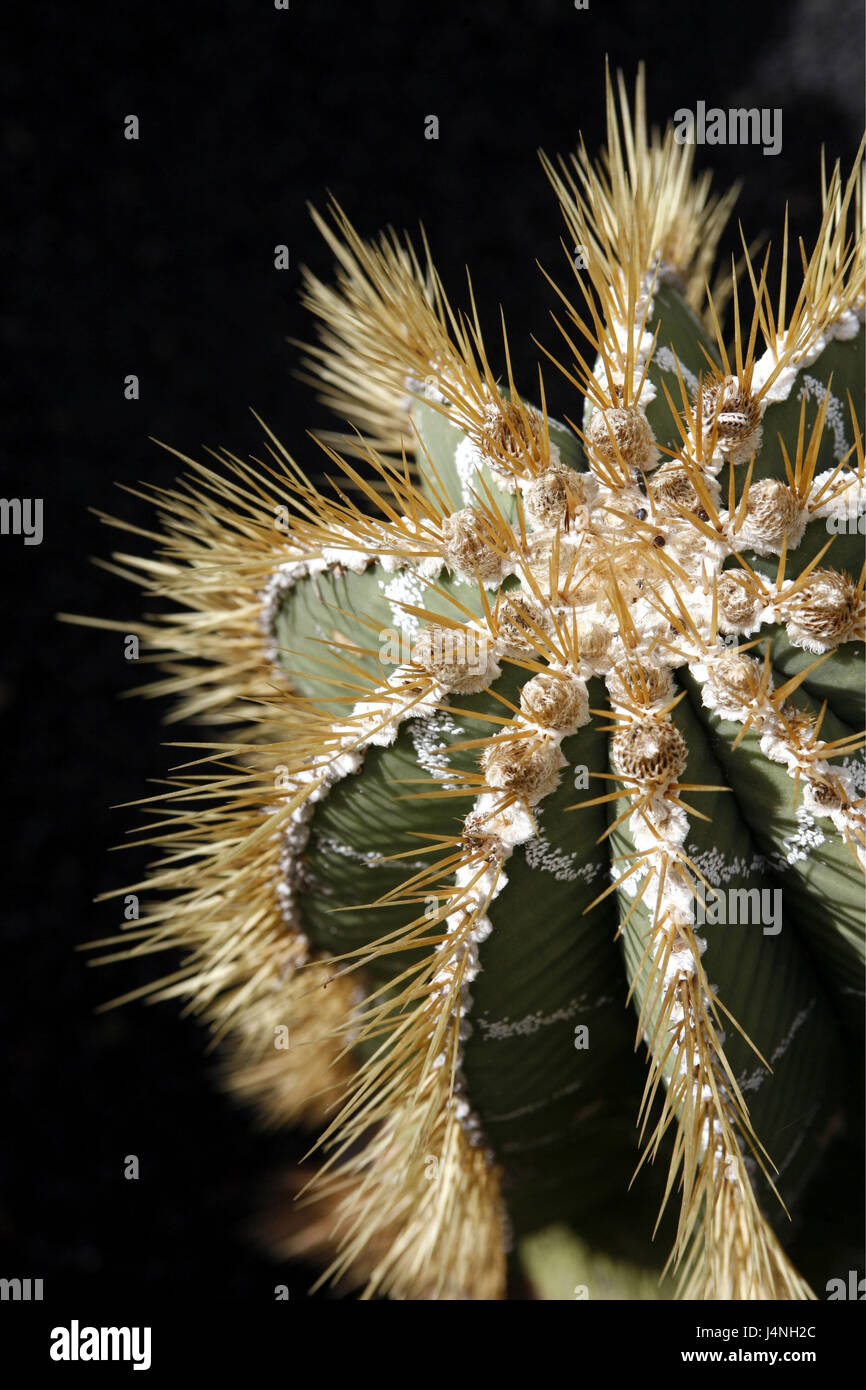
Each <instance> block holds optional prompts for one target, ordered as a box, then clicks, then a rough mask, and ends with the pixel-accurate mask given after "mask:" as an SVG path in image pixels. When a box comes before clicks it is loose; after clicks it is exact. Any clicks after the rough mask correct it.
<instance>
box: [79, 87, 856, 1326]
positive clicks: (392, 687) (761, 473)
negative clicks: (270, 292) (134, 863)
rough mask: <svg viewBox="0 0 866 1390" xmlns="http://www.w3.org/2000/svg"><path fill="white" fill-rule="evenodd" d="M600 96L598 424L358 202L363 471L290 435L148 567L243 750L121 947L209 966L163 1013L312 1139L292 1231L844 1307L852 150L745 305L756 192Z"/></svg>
mask: <svg viewBox="0 0 866 1390" xmlns="http://www.w3.org/2000/svg"><path fill="white" fill-rule="evenodd" d="M607 116H608V145H607V149H606V151H605V153H604V155H603V158H602V159H601V160H600V161H599V162H593V161H592V160H591V159H590V158H589V156H588V155H587V153H586V151H585V149H584V148H583V147H581V148H580V151H579V153H578V154H577V155H576V156H573V157H572V158H571V159H569V160H560V161H559V162H558V163H556V164H554V163H552V162H550V161H548V160H544V161H543V163H544V168H545V171H546V174H547V176H548V178H549V180H550V183H551V184H552V186H553V190H554V192H555V194H556V196H557V199H558V201H559V205H560V208H561V211H562V214H563V217H564V220H565V224H566V228H567V232H568V236H569V241H570V243H572V242H573V243H574V245H575V247H576V248H578V254H577V257H576V259H575V260H574V261H573V262H570V264H569V268H568V285H567V288H565V289H563V288H561V287H559V286H558V285H556V284H555V282H554V281H553V280H551V281H550V283H551V284H554V288H556V290H557V294H558V297H559V301H560V302H561V306H562V308H561V311H558V313H557V314H556V315H555V316H554V321H555V323H556V326H557V329H558V332H559V334H560V336H561V340H562V341H561V348H560V350H558V352H556V353H554V352H550V351H548V350H547V349H543V351H544V356H545V358H546V359H547V361H549V362H550V363H552V364H553V366H554V367H555V368H556V369H557V370H559V371H560V372H561V373H563V374H564V376H565V378H566V379H567V381H568V383H569V384H570V387H571V388H573V400H574V406H573V410H572V416H571V417H569V418H567V419H566V421H565V422H560V421H558V420H554V419H552V418H551V417H550V416H549V415H548V412H547V407H546V403H545V390H544V382H543V379H542V375H541V371H540V370H539V379H538V391H537V396H536V399H535V403H532V401H531V400H530V399H528V398H526V397H524V396H523V395H522V394H520V392H519V390H518V386H517V384H516V383H515V381H514V380H513V377H512V371H511V364H510V357H509V354H508V343H507V339H506V338H505V333H504V328H503V344H504V361H505V364H506V371H505V375H504V378H497V376H496V375H495V374H494V371H493V369H492V367H491V365H490V362H489V360H488V354H487V349H486V347H485V342H484V339H483V336H482V330H481V324H480V322H479V316H478V314H477V312H476V308H475V304H474V300H472V296H471V286H470V311H469V312H468V313H458V312H457V311H455V309H453V308H452V305H451V303H450V301H449V299H448V298H447V296H446V293H445V290H444V288H443V286H442V284H441V282H440V280H439V278H438V276H437V274H436V271H435V269H434V267H433V264H432V262H431V259H430V254H429V251H428V248H427V246H426V242H425V243H424V245H423V247H422V249H421V251H420V252H419V251H417V250H416V249H415V248H414V247H413V245H412V243H411V241H410V240H409V239H404V238H401V237H399V236H397V235H396V234H394V233H389V234H387V235H383V236H382V237H381V238H380V239H378V240H376V241H372V242H365V241H364V240H362V239H361V237H360V236H359V235H358V234H357V232H356V231H355V230H354V229H353V227H352V225H351V223H350V222H349V220H348V218H347V216H346V215H345V214H344V212H343V211H342V209H341V208H340V207H339V206H338V205H337V204H336V203H332V204H331V206H330V209H329V215H328V217H327V218H325V217H322V216H320V215H319V214H317V213H314V214H313V215H314V217H315V220H316V223H317V225H318V227H319V228H320V230H321V232H322V234H323V235H324V237H325V238H326V240H327V243H328V245H329V246H330V248H331V249H332V250H333V253H334V256H335V258H336V260H337V263H338V270H337V277H336V282H335V284H334V285H326V284H324V283H322V282H321V281H320V280H319V279H318V278H316V277H315V276H314V275H312V274H310V273H307V274H306V278H305V302H306V304H307V306H308V307H309V308H310V310H311V311H312V313H313V314H314V315H315V316H316V317H317V319H318V320H319V321H320V340H319V342H318V343H317V344H316V345H315V346H308V347H307V349H306V357H305V366H306V369H307V373H308V375H309V376H310V377H311V378H312V380H313V381H314V383H315V384H316V385H317V386H318V388H319V390H320V394H321V397H322V399H323V400H324V401H325V402H326V403H327V404H328V405H329V406H330V407H332V408H333V409H334V410H335V411H336V412H337V413H338V415H339V416H340V418H341V420H345V421H347V422H348V428H347V429H346V430H345V431H344V432H342V433H337V434H330V435H323V436H320V437H319V439H318V443H319V445H320V447H321V448H322V450H324V452H325V454H326V455H327V459H328V460H329V463H328V467H329V468H331V469H332V471H333V474H334V477H335V479H337V480H336V481H334V482H333V483H332V485H331V488H330V491H328V492H327V493H326V492H323V491H321V490H319V489H318V488H317V487H316V486H314V485H313V483H312V482H311V481H309V479H308V478H307V477H306V476H305V474H304V473H303V471H302V470H301V468H300V467H299V466H298V464H297V463H296V462H295V461H294V459H293V458H292V457H291V456H290V454H289V453H288V452H287V450H286V449H285V448H284V446H283V445H282V444H281V443H280V442H279V441H278V439H277V438H276V436H275V435H274V434H272V433H271V432H270V430H267V436H266V437H267V449H268V458H267V460H266V461H264V462H260V463H258V464H247V463H244V462H242V461H241V460H239V459H238V458H236V457H234V456H233V455H230V454H224V455H222V456H220V459H219V462H218V464H217V466H215V467H212V466H204V465H202V464H200V463H198V462H195V461H194V460H192V459H184V460H183V461H184V463H185V464H186V465H187V466H188V469H189V471H188V473H187V474H186V476H185V478H184V479H183V481H181V482H180V483H179V484H178V486H177V488H176V489H174V490H172V491H169V492H163V491H157V490H153V491H152V492H149V493H148V496H149V497H150V499H151V500H152V501H153V503H154V505H155V507H156V510H157V512H158V515H159V518H160V522H161V533H160V538H159V551H158V555H157V557H156V558H155V559H154V558H149V557H145V558H142V557H138V556H135V555H130V554H122V555H119V556H117V557H116V565H117V566H118V567H119V569H120V572H121V573H122V574H123V575H125V576H126V577H127V578H130V579H132V580H134V581H136V582H137V583H139V584H140V585H142V586H143V587H144V589H145V590H146V591H147V592H148V593H149V594H151V595H153V596H157V597H159V598H164V599H167V600H168V601H169V603H170V610H169V611H167V612H165V613H163V614H162V615H159V616H156V617H153V618H149V619H148V621H147V622H146V623H144V624H138V625H137V630H138V631H139V633H140V635H141V638H142V641H143V643H144V644H145V645H146V646H147V647H148V649H149V650H150V651H151V652H152V653H155V654H161V657H162V659H163V661H164V675H163V677H162V679H161V680H160V682H159V683H158V684H157V685H156V686H152V687H150V689H151V691H154V692H157V693H160V694H165V695H171V696H173V697H175V699H176V700H177V707H176V717H178V718H181V717H182V718H192V719H194V720H196V721H199V722H200V723H202V724H204V725H206V726H210V728H211V729H213V730H214V731H215V732H214V733H213V735H212V736H207V737H205V738H204V739H202V738H198V739H197V740H196V742H195V744H194V745H193V746H194V748H195V750H196V751H195V753H194V754H192V755H191V757H194V758H195V759H196V760H197V761H196V762H195V765H193V766H192V767H187V768H186V769H184V768H181V769H180V770H178V771H177V772H175V773H174V775H173V776H172V777H171V779H170V783H169V787H168V790H167V791H165V792H163V793H160V795H158V796H157V797H155V798H153V799H152V802H151V803H150V804H149V807H148V810H149V812H150V815H149V819H150V826H149V828H148V829H147V831H146V832H144V834H143V841H144V842H145V843H147V844H150V845H153V846H155V847H156V849H157V852H158V860H157V862H156V864H155V865H154V867H153V870H152V873H151V874H150V876H149V878H148V879H147V880H146V882H145V883H143V884H139V885H133V887H134V888H135V889H136V891H143V892H145V893H146V894H147V895H148V896H147V903H148V907H147V911H146V913H145V915H144V917H143V918H142V920H141V921H139V922H138V923H135V924H132V925H133V927H134V930H133V931H132V932H131V933H129V932H124V933H123V934H122V935H121V936H119V937H116V938H111V939H110V941H109V943H107V944H109V945H110V946H111V950H110V951H109V953H108V956H107V957H106V958H107V959H112V960H117V959H123V958H128V957H129V956H133V955H138V954H141V953H147V952H156V951H161V950H165V949H170V948H175V947H180V948H182V950H183V953H184V954H183V961H182V963H181V964H180V966H179V968H178V969H176V970H175V971H174V972H173V973H172V974H171V975H169V976H168V977H167V978H166V979H164V980H162V981H160V982H158V984H155V985H154V987H153V990H152V994H153V997H155V998H161V999H169V998H171V999H184V1000H187V1001H188V1004H189V1007H190V1008H191V1009H192V1010H194V1011H195V1012H196V1013H198V1014H199V1015H200V1016H201V1017H202V1019H203V1020H204V1021H205V1022H206V1023H207V1024H209V1025H210V1027H211V1028H212V1030H213V1033H214V1036H215V1038H216V1039H217V1040H218V1041H219V1042H220V1044H221V1046H222V1050H223V1053H222V1055H223V1057H224V1075H225V1082H226V1085H227V1086H228V1087H229V1088H230V1090H231V1091H232V1092H233V1093H234V1094H235V1095H237V1096H239V1097H241V1098H243V1099H244V1100H246V1101H248V1102H250V1103H252V1104H253V1105H254V1106H256V1107H257V1108H258V1111H259V1113H260V1114H261V1115H262V1116H263V1118H264V1119H265V1120H266V1121H267V1122H268V1123H271V1124H275V1125H278V1124H297V1123H304V1124H308V1125H310V1126H312V1127H313V1129H314V1131H315V1133H316V1138H315V1143H314V1148H313V1154H314V1158H315V1160H316V1161H315V1163H314V1164H313V1165H312V1169H311V1172H312V1177H311V1181H310V1182H309V1184H308V1186H309V1191H307V1190H306V1188H305V1189H304V1190H305V1193H306V1195H305V1197H304V1199H303V1201H302V1202H300V1203H297V1204H295V1205H294V1206H291V1203H289V1202H288V1199H287V1209H286V1210H285V1211H284V1212H283V1214H282V1216H281V1218H280V1219H281V1236H280V1248H281V1250H282V1251H283V1252H284V1253H288V1254H305V1255H307V1256H310V1255H314V1256H315V1257H316V1258H318V1259H319V1260H320V1261H321V1265H322V1266H323V1267H324V1273H323V1276H322V1277H323V1280H344V1281H345V1282H346V1284H347V1285H348V1286H353V1285H354V1286H356V1287H358V1286H359V1287H361V1289H362V1290H363V1296H365V1297H374V1296H390V1297H394V1298H402V1299H435V1298H472V1299H493V1298H500V1297H504V1296H505V1295H506V1292H507V1289H508V1273H509V1263H508V1262H509V1260H510V1261H511V1272H512V1273H518V1272H520V1271H522V1273H523V1275H524V1276H525V1277H528V1278H529V1280H530V1282H531V1283H532V1284H533V1286H534V1288H535V1291H536V1292H537V1293H538V1294H540V1295H541V1296H547V1297H571V1296H572V1291H573V1288H574V1287H575V1286H577V1287H581V1286H584V1287H586V1288H588V1289H589V1291H590V1294H591V1295H592V1296H612V1297H617V1296H619V1297H623V1296H637V1297H658V1296H670V1295H671V1294H672V1293H673V1292H676V1293H677V1294H678V1296H680V1297H685V1298H702V1299H707V1298H716V1299H720V1298H725V1299H727V1298H733V1299H762V1298H763V1299H768V1298H769V1299H771V1298H796V1299H800V1298H811V1297H814V1296H815V1294H814V1292H813V1289H812V1288H811V1287H810V1284H809V1282H808V1279H807V1277H806V1274H805V1273H803V1272H802V1271H801V1270H799V1269H798V1268H797V1266H796V1264H795V1262H794V1260H793V1258H792V1257H791V1256H790V1255H789V1253H787V1252H786V1245H787V1244H790V1242H789V1240H788V1236H787V1232H788V1231H789V1229H790V1225H789V1216H790V1214H791V1213H793V1214H795V1215H796V1213H797V1212H798V1211H801V1210H808V1206H807V1203H808V1194H809V1191H810V1185H813V1184H814V1183H815V1182H816V1181H820V1178H821V1173H822V1170H823V1168H824V1165H825V1164H826V1162H827V1155H828V1153H829V1152H831V1150H830V1149H829V1148H828V1145H829V1140H830V1137H831V1136H832V1135H833V1134H834V1133H835V1132H836V1131H837V1130H838V1128H839V1125H840V1122H841V1123H844V1122H845V1121H846V1120H847V1121H848V1122H849V1123H850V1121H851V1119H852V1117H853V1116H854V1115H855V1106H856V1102H855V1101H854V1100H852V1098H851V1092H852V1081H851V1073H852V1068H853V1064H852V1062H851V1058H852V1056H854V1057H855V1058H856V1056H857V1055H858V1050H859V1048H860V1041H859V1039H860V1037H861V1036H862V995H863V974H862V967H863V956H864V933H863V911H862V887H861V880H860V867H859V866H858V861H860V864H862V861H863V859H864V844H866V838H864V799H863V796H862V793H863V790H864V787H863V764H862V762H858V761H857V758H856V754H857V751H858V750H859V749H860V748H861V746H862V741H863V740H862V738H861V737H860V734H859V733H858V730H859V729H860V728H861V727H862V724H863V652H864V649H863V639H864V594H863V588H864V578H863V553H862V552H863V545H862V526H861V527H860V529H859V530H858V520H859V518H860V517H861V516H862V509H863V505H864V501H866V496H864V452H863V443H862V435H861V432H860V428H859V422H860V421H861V420H862V418H863V398H862V382H863V365H864V357H863V343H864V332H863V319H864V278H866V239H864V233H863V230H862V215H863V178H862V169H860V170H859V172H858V171H857V170H855V173H854V174H853V175H852V176H851V177H850V178H848V179H847V180H846V179H844V178H843V177H842V174H841V173H840V170H839V168H838V166H837V167H836V168H834V169H833V170H832V172H831V173H830V174H829V175H828V174H827V173H826V170H824V168H823V165H822V178H821V192H822V216H821V222H820V228H819V231H818V235H817V239H816V242H815V246H814V249H813V250H812V252H811V254H807V252H806V250H805V249H803V248H802V243H800V247H801V251H802V255H801V256H800V257H799V258H798V259H801V260H802V283H801V285H800V287H799V289H798V291H797V293H796V295H795V294H794V292H793V289H792V288H791V284H792V283H793V277H794V257H793V254H792V253H791V252H790V251H789V239H788V229H787V223H786V224H785V227H784V232H783V237H782V246H781V251H780V252H778V251H777V252H775V259H773V256H774V253H773V251H772V248H770V249H768V250H767V252H766V253H765V255H764V256H763V258H762V259H761V260H760V262H759V261H757V260H756V259H755V256H754V252H751V253H750V251H749V250H748V249H745V250H744V256H743V258H742V262H741V264H740V266H739V267H733V268H732V270H731V273H730V274H729V275H727V276H719V277H718V278H717V279H716V281H715V283H714V285H713V288H712V289H710V287H709V284H708V276H709V275H710V273H711V268H712V262H713V259H714V254H715V249H716V246H717V243H718V240H719V237H720V235H721V232H722V230H723V228H724V225H725V223H726V220H727V218H728V215H729V213H730V210H731V207H732V204H733V199H734V196H735V195H734V194H733V193H731V194H727V195H725V196H722V197H719V196H716V195H714V194H712V193H711V192H710V187H709V177H708V176H706V175H702V176H700V177H696V176H695V175H694V173H693V155H694V150H693V148H692V147H691V146H689V145H685V144H680V143H678V142H677V139H676V138H675V132H674V131H673V130H672V129H669V130H668V131H667V133H666V134H664V135H663V136H662V135H660V134H659V132H658V131H657V130H655V129H650V128H649V127H648V126H647V120H646V114H645V99H644V89H643V75H642V73H641V74H639V76H638V81H637V86H636V90H635V95H634V101H633V102H630V101H629V99H628V96H627V93H626V90H625V87H624V84H623V81H622V78H621V77H620V78H619V81H618V87H617V86H615V85H614V83H612V82H611V81H610V80H609V81H608V85H607ZM859 163H860V161H858V167H859ZM852 226H853V227H854V230H853V231H852ZM743 244H744V248H745V241H744V243H743ZM771 264H772V265H774V266H775V267H776V270H775V272H774V273H775V274H776V275H777V278H778V279H779V283H780V290H779V293H778V295H777V296H773V295H771V291H770V287H769V279H770V267H771ZM745 299H748V300H749V302H750V304H751V308H750V310H747V309H746V308H745V307H744V300H745ZM723 315H727V318H728V330H727V337H726V336H725V334H724V333H723V330H722V318H723ZM179 457H182V456H179ZM106 520H108V521H112V519H111V518H106ZM113 524H122V525H125V526H126V529H127V530H129V529H133V530H134V529H135V528H130V527H129V526H128V524H126V523H113ZM141 534H142V535H146V536H148V537H149V538H151V539H152V533H150V532H146V531H145V532H142V533H141ZM96 621H98V620H96ZM103 626H112V624H108V623H104V624H103ZM117 626H120V625H117ZM123 627H124V630H127V625H123ZM202 758H204V759H205V763H206V764H207V763H208V762H209V763H210V770H208V769H207V766H205V771H204V773H203V771H202V766H201V762H200V760H201V759H202ZM128 891H130V889H129V888H124V889H123V892H128ZM103 944H106V943H103ZM626 1006H628V1008H626ZM302 1181H304V1178H303V1176H302V1177H301V1178H298V1179H297V1180H295V1179H292V1180H291V1181H290V1182H289V1184H288V1186H289V1188H290V1190H291V1193H293V1194H295V1193H297V1191H298V1190H299V1188H300V1187H301V1183H302ZM851 1190H852V1189H849V1190H845V1189H844V1187H843V1190H842V1193H841V1197H842V1200H843V1202H844V1201H848V1200H852V1198H851ZM837 1200H839V1193H838V1190H837ZM289 1207H291V1210H289ZM809 1235H810V1232H809V1231H808V1230H806V1231H805V1233H804V1242H805V1246H806V1247H808V1242H809ZM668 1252H669V1253H668ZM815 1268H820V1266H819V1263H816V1264H815ZM512 1287H513V1286H512Z"/></svg>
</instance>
